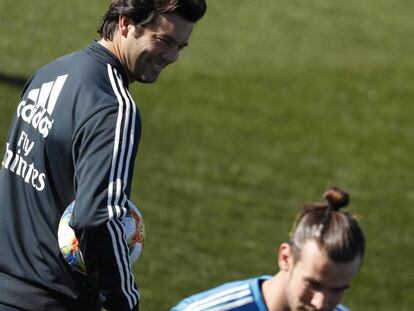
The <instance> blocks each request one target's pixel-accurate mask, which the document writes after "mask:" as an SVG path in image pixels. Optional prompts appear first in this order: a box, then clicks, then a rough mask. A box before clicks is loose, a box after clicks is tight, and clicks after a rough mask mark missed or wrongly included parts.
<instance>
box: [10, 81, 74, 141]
mask: <svg viewBox="0 0 414 311" xmlns="http://www.w3.org/2000/svg"><path fill="white" fill-rule="evenodd" d="M67 77H68V75H63V76H58V77H57V78H56V80H55V81H51V82H46V83H43V84H42V86H41V87H40V89H33V90H30V91H29V94H28V95H27V99H26V100H22V101H21V102H20V104H19V106H18V107H17V117H18V118H21V119H22V120H23V121H24V122H26V123H28V124H30V125H32V126H33V128H35V129H36V130H37V131H38V132H39V133H40V134H41V135H43V137H44V138H46V137H47V136H48V135H49V131H50V129H51V128H52V126H53V122H54V119H53V118H52V113H53V110H54V109H55V105H56V101H57V99H58V97H59V94H60V92H61V91H62V88H63V85H64V84H65V81H66V78H67Z"/></svg>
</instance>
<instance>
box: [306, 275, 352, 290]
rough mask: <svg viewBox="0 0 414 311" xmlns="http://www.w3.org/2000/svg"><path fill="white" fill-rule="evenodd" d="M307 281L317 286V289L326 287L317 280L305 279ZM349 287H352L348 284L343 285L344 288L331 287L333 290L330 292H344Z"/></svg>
mask: <svg viewBox="0 0 414 311" xmlns="http://www.w3.org/2000/svg"><path fill="white" fill-rule="evenodd" d="M305 281H306V282H308V283H309V284H310V285H312V286H315V287H319V288H323V287H324V285H323V284H322V283H321V282H319V281H317V280H315V279H312V278H305ZM349 287H350V285H348V284H347V285H343V286H337V287H331V288H329V290H331V291H342V290H346V289H348V288H349Z"/></svg>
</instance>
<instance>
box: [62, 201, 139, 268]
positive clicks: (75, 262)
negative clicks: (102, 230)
mask: <svg viewBox="0 0 414 311" xmlns="http://www.w3.org/2000/svg"><path fill="white" fill-rule="evenodd" d="M128 203H129V204H128V205H129V206H130V210H129V212H128V214H127V215H126V216H125V217H123V218H122V219H121V221H122V224H123V225H124V228H125V229H124V231H125V239H126V241H127V244H128V248H129V259H130V261H131V263H134V262H135V261H136V260H137V259H138V257H139V256H140V255H141V252H142V248H143V246H144V242H145V226H144V220H143V218H142V215H141V213H140V212H139V210H138V209H137V207H136V206H135V205H134V204H133V203H132V202H131V201H129V202H128ZM74 206H75V201H73V202H72V203H71V204H69V206H68V207H67V208H66V210H65V212H64V213H63V215H62V217H61V219H60V222H59V228H58V242H59V247H60V251H61V253H62V255H63V258H65V260H66V262H67V263H68V264H69V265H70V266H71V267H72V268H73V269H75V270H76V271H78V272H80V273H82V274H86V268H85V263H84V261H83V256H82V253H81V251H80V249H79V245H78V239H77V238H76V236H75V232H74V231H73V229H72V228H71V227H70V226H69V220H70V218H71V216H72V211H73V208H74Z"/></svg>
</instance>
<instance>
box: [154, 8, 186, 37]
mask: <svg viewBox="0 0 414 311" xmlns="http://www.w3.org/2000/svg"><path fill="white" fill-rule="evenodd" d="M193 27H194V24H193V23H191V22H189V21H187V20H185V19H184V18H182V17H181V16H179V15H177V14H173V13H169V14H160V15H158V16H157V20H156V21H155V22H154V23H151V24H150V25H149V28H151V29H152V30H153V31H154V32H156V33H157V34H158V35H166V36H170V37H171V38H172V39H174V40H176V41H177V42H186V41H188V39H189V37H190V35H191V32H192V31H193Z"/></svg>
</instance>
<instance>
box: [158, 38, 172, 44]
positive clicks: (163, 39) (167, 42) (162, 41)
mask: <svg viewBox="0 0 414 311" xmlns="http://www.w3.org/2000/svg"><path fill="white" fill-rule="evenodd" d="M157 40H158V41H159V42H161V43H164V44H169V43H170V42H169V41H168V40H167V39H165V38H163V37H157Z"/></svg>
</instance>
